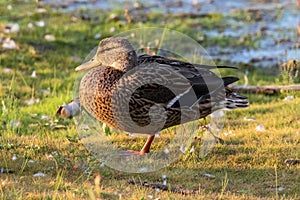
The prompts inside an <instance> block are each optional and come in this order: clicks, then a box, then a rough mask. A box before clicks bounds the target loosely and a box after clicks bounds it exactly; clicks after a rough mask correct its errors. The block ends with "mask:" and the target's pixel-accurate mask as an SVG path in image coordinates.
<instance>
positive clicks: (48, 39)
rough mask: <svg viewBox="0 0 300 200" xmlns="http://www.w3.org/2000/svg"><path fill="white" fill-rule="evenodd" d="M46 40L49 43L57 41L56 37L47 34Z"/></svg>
mask: <svg viewBox="0 0 300 200" xmlns="http://www.w3.org/2000/svg"><path fill="white" fill-rule="evenodd" d="M44 38H45V40H47V41H49V42H53V41H55V40H56V39H55V36H54V35H52V34H47V35H45V37H44Z"/></svg>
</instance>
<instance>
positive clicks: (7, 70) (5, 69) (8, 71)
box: [3, 68, 11, 73]
mask: <svg viewBox="0 0 300 200" xmlns="http://www.w3.org/2000/svg"><path fill="white" fill-rule="evenodd" d="M3 72H4V73H10V72H11V69H10V68H4V70H3Z"/></svg>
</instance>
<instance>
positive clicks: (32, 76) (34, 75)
mask: <svg viewBox="0 0 300 200" xmlns="http://www.w3.org/2000/svg"><path fill="white" fill-rule="evenodd" d="M30 77H31V78H36V71H35V70H34V71H33V72H32V74H31V76H30Z"/></svg>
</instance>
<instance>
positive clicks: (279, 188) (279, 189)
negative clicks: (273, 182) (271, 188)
mask: <svg viewBox="0 0 300 200" xmlns="http://www.w3.org/2000/svg"><path fill="white" fill-rule="evenodd" d="M277 189H278V191H279V192H281V191H283V190H284V189H285V188H284V187H281V186H280V187H278V188H277Z"/></svg>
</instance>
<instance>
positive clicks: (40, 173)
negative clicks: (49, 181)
mask: <svg viewBox="0 0 300 200" xmlns="http://www.w3.org/2000/svg"><path fill="white" fill-rule="evenodd" d="M45 176H46V174H44V173H42V172H38V173H36V174H33V177H45Z"/></svg>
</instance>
